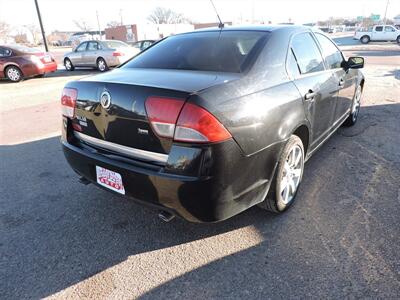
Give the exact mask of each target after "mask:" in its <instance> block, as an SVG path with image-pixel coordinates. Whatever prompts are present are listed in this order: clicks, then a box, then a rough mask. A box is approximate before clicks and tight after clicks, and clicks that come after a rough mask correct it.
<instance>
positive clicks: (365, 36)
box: [360, 35, 371, 44]
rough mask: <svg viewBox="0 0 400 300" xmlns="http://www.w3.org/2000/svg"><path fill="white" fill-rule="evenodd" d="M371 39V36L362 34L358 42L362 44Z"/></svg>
mask: <svg viewBox="0 0 400 300" xmlns="http://www.w3.org/2000/svg"><path fill="white" fill-rule="evenodd" d="M370 41H371V38H370V37H369V36H368V35H363V36H362V37H361V38H360V42H361V43H363V44H368V43H369V42H370Z"/></svg>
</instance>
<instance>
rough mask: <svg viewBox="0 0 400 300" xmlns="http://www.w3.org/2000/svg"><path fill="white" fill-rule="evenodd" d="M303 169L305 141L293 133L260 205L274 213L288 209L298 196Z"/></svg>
mask: <svg viewBox="0 0 400 300" xmlns="http://www.w3.org/2000/svg"><path fill="white" fill-rule="evenodd" d="M293 154H294V156H293ZM303 171H304V146H303V142H302V141H301V139H300V138H299V137H298V136H297V135H292V136H291V137H290V138H289V140H288V142H287V143H286V145H285V147H284V149H283V151H282V153H281V155H280V157H279V160H278V166H277V170H276V174H275V176H274V179H273V180H272V183H271V187H270V190H269V192H268V195H267V197H266V198H265V200H264V201H263V202H261V203H259V204H258V206H259V207H261V208H262V209H265V210H268V211H271V212H274V213H282V212H284V211H286V210H287V209H288V208H289V207H290V206H291V205H292V204H293V202H294V200H295V198H296V194H297V191H298V189H299V186H300V183H301V179H302V177H303ZM285 183H286V184H285Z"/></svg>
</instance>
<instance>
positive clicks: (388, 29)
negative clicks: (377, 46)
mask: <svg viewBox="0 0 400 300" xmlns="http://www.w3.org/2000/svg"><path fill="white" fill-rule="evenodd" d="M385 38H386V40H387V41H395V40H396V39H397V33H396V29H395V28H394V27H393V26H385Z"/></svg>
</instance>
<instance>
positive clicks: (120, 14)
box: [119, 9, 124, 25]
mask: <svg viewBox="0 0 400 300" xmlns="http://www.w3.org/2000/svg"><path fill="white" fill-rule="evenodd" d="M119 16H120V18H121V25H124V20H123V19H122V9H120V10H119Z"/></svg>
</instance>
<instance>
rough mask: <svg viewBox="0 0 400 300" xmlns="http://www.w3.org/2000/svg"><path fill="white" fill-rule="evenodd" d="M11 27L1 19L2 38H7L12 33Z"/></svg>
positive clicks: (0, 37) (0, 32) (0, 36)
mask: <svg viewBox="0 0 400 300" xmlns="http://www.w3.org/2000/svg"><path fill="white" fill-rule="evenodd" d="M10 31H11V27H10V25H8V24H7V23H6V22H3V21H0V39H5V38H7V36H8V35H9V34H10Z"/></svg>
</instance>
